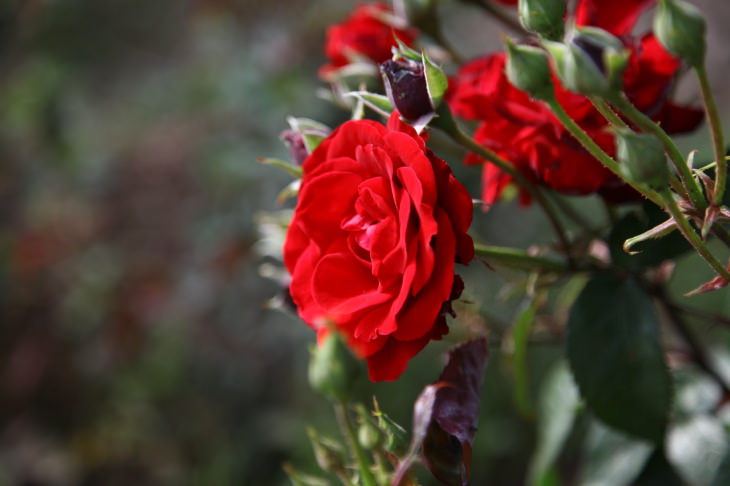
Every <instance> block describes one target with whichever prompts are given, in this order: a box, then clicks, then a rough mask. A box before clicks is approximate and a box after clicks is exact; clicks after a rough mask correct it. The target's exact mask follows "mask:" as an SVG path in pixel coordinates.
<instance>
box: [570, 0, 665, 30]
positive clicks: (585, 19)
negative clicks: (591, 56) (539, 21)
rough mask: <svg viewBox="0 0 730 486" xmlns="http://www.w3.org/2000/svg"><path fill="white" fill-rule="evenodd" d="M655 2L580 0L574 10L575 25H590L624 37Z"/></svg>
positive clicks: (638, 0)
mask: <svg viewBox="0 0 730 486" xmlns="http://www.w3.org/2000/svg"><path fill="white" fill-rule="evenodd" d="M654 3H656V0H611V1H606V0H580V1H579V2H578V6H577V7H576V10H575V23H576V25H592V26H594V27H600V28H602V29H604V30H607V31H609V32H610V33H612V34H613V35H618V36H622V35H626V34H629V33H631V30H632V29H633V28H634V25H636V21H637V20H639V16H640V15H641V14H642V13H643V12H644V10H646V9H647V8H648V7H650V6H651V5H652V4H654Z"/></svg>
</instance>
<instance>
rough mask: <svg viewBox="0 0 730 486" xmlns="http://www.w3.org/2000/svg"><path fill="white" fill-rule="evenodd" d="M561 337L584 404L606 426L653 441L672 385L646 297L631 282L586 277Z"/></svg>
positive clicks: (660, 430)
mask: <svg viewBox="0 0 730 486" xmlns="http://www.w3.org/2000/svg"><path fill="white" fill-rule="evenodd" d="M566 340H567V353H568V360H569V362H570V367H571V370H572V371H573V376H574V377H575V381H576V383H577V384H578V388H579V390H580V393H581V396H582V397H583V398H584V399H585V402H586V404H587V406H588V408H589V409H590V410H591V411H592V412H593V413H594V414H595V415H596V416H597V417H598V418H599V419H600V420H602V421H603V422H604V423H606V424H607V425H610V426H612V427H615V428H617V429H619V430H621V431H624V432H626V433H628V434H631V435H633V436H636V437H638V438H641V439H646V440H649V441H652V442H659V441H660V440H661V439H662V437H663V436H664V431H665V429H666V424H667V415H668V413H669V407H670V403H671V392H672V387H671V382H670V377H669V372H668V370H667V365H666V363H665V362H664V354H663V352H662V349H661V345H660V337H659V323H658V321H657V317H656V314H655V312H654V309H653V306H652V302H651V299H650V298H649V296H648V295H646V293H644V291H643V289H642V288H641V287H640V286H639V285H638V284H637V283H636V281H635V280H634V279H633V278H632V277H619V276H617V275H613V274H609V273H603V274H599V275H597V276H596V277H594V278H593V279H592V280H590V281H589V282H588V284H587V285H586V286H585V288H584V289H583V291H582V292H581V294H580V295H579V296H578V299H577V300H576V302H575V304H574V305H573V308H572V309H571V312H570V317H569V318H568V331H567V338H566Z"/></svg>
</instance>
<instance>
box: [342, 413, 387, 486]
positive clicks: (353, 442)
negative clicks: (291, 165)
mask: <svg viewBox="0 0 730 486" xmlns="http://www.w3.org/2000/svg"><path fill="white" fill-rule="evenodd" d="M334 406H335V415H337V421H338V422H339V424H340V429H341V430H342V433H343V435H344V436H345V437H346V438H347V443H348V444H349V445H350V448H351V450H352V452H353V454H354V456H355V461H356V462H357V466H358V470H359V471H360V478H361V480H362V486H377V483H376V482H375V476H373V472H372V470H370V461H368V458H367V456H366V455H365V451H364V450H363V449H362V447H361V446H360V442H358V440H357V434H356V432H355V427H354V425H353V424H352V419H351V418H350V415H349V414H348V412H347V405H346V404H345V403H344V402H337V403H335V405H334Z"/></svg>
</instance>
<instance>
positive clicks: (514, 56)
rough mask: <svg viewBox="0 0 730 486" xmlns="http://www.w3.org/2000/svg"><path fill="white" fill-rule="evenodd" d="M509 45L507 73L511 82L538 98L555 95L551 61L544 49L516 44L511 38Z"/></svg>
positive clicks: (549, 97) (548, 97)
mask: <svg viewBox="0 0 730 486" xmlns="http://www.w3.org/2000/svg"><path fill="white" fill-rule="evenodd" d="M505 44H506V45H507V66H506V69H505V71H506V73H507V78H508V79H509V81H510V83H512V84H513V85H515V86H516V87H517V88H519V89H521V90H522V91H525V92H527V93H528V94H529V95H530V96H532V97H533V98H535V99H538V100H549V99H551V98H552V97H553V96H554V91H555V89H554V87H553V80H552V77H551V76H550V63H549V62H548V58H547V54H545V51H543V50H542V49H539V48H537V47H533V46H525V45H516V44H515V43H514V42H512V41H511V40H510V39H506V40H505Z"/></svg>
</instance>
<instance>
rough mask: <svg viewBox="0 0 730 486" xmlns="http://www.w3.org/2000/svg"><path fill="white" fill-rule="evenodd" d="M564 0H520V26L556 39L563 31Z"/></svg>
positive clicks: (541, 35)
mask: <svg viewBox="0 0 730 486" xmlns="http://www.w3.org/2000/svg"><path fill="white" fill-rule="evenodd" d="M566 8H567V7H566V5H565V0H520V3H519V6H518V12H519V15H520V23H521V24H522V26H523V27H524V28H525V29H527V30H529V31H530V32H534V33H535V34H537V35H539V36H540V37H544V38H546V39H550V40H558V39H561V38H562V37H563V33H564V31H565V21H564V18H565V13H566Z"/></svg>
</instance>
